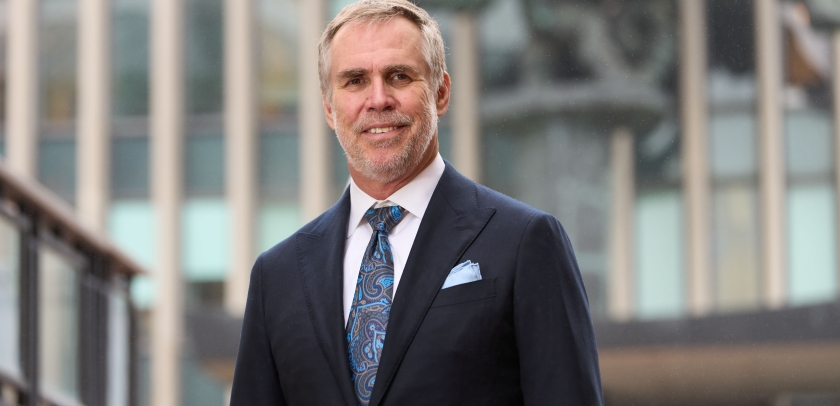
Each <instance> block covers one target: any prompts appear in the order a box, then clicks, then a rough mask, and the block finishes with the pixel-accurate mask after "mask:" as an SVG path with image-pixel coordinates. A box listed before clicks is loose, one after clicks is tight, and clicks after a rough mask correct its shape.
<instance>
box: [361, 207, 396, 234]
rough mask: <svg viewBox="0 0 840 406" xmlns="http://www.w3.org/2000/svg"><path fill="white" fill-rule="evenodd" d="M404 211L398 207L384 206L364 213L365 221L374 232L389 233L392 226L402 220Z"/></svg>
mask: <svg viewBox="0 0 840 406" xmlns="http://www.w3.org/2000/svg"><path fill="white" fill-rule="evenodd" d="M404 210H405V209H403V208H402V207H400V206H386V207H380V208H378V209H369V210H368V211H367V212H366V213H365V219H367V221H368V223H370V226H371V227H373V229H374V230H375V231H382V232H384V233H387V232H389V231H391V229H392V228H394V226H396V225H397V224H399V222H400V220H402V218H403V211H404Z"/></svg>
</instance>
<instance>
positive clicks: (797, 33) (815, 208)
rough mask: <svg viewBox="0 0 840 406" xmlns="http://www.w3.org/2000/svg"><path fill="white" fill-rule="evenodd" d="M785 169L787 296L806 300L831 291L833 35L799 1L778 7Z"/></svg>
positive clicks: (828, 297) (833, 282)
mask: <svg viewBox="0 0 840 406" xmlns="http://www.w3.org/2000/svg"><path fill="white" fill-rule="evenodd" d="M781 14H782V16H781V21H782V29H783V31H782V32H783V37H782V41H783V44H782V49H783V51H784V61H785V63H784V65H783V67H784V89H783V90H784V93H783V94H784V106H785V113H786V114H785V127H784V129H785V131H784V133H785V153H786V156H785V161H786V162H785V163H786V169H787V222H788V256H789V258H788V286H789V288H788V296H789V301H790V303H791V304H794V305H801V304H811V303H815V302H822V301H826V300H831V299H833V298H834V297H836V295H837V288H838V284H837V205H836V191H835V186H834V185H835V162H834V154H833V153H832V151H833V150H834V145H835V140H834V123H833V116H832V110H831V109H832V105H833V102H832V94H831V91H830V89H831V82H832V81H833V80H834V78H833V77H832V69H831V62H832V59H831V47H830V44H831V38H830V36H829V34H828V33H826V32H820V31H816V30H814V29H813V28H812V27H811V24H810V14H809V11H808V8H807V7H806V6H805V3H803V2H788V3H784V4H783V5H782V8H781Z"/></svg>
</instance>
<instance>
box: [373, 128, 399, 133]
mask: <svg viewBox="0 0 840 406" xmlns="http://www.w3.org/2000/svg"><path fill="white" fill-rule="evenodd" d="M396 129H397V127H378V128H371V129H369V130H367V132H369V133H372V134H382V133H387V132H388V131H393V130H396Z"/></svg>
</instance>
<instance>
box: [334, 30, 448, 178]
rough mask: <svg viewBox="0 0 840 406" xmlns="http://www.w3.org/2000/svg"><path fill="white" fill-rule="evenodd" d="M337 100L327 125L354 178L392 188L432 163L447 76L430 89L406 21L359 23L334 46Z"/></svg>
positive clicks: (418, 40) (417, 38) (418, 43)
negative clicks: (342, 151)
mask: <svg viewBox="0 0 840 406" xmlns="http://www.w3.org/2000/svg"><path fill="white" fill-rule="evenodd" d="M329 75H330V84H329V86H330V87H331V90H332V100H331V101H330V100H327V99H324V109H325V111H326V115H327V122H328V123H329V125H330V127H331V128H332V129H333V130H335V132H336V135H337V136H338V141H339V142H340V143H341V146H342V147H343V148H344V151H345V153H346V155H347V161H348V163H349V165H350V166H351V173H352V172H354V171H353V170H355V172H357V173H358V174H359V175H361V176H364V177H365V178H367V179H369V180H373V181H376V182H381V183H390V182H393V181H395V180H397V179H399V178H401V177H402V176H404V175H406V174H408V173H410V172H412V171H413V170H416V169H418V166H419V165H422V164H423V163H425V162H427V160H426V158H428V155H429V154H430V153H436V152H437V150H436V148H435V149H434V150H433V151H432V150H430V146H431V145H435V146H436V145H437V143H433V142H432V141H433V140H434V139H435V138H436V137H437V118H438V116H441V115H443V113H444V112H446V109H447V107H448V104H449V103H448V102H449V81H448V79H449V78H448V76H447V77H446V80H445V85H444V86H441V89H434V90H432V89H430V88H431V80H430V77H429V66H428V64H427V63H426V60H425V58H424V57H423V51H422V36H421V34H420V29H419V28H418V27H417V26H416V25H414V24H413V23H412V22H410V21H408V20H406V19H404V18H394V19H392V20H391V21H389V22H386V23H373V24H370V23H367V22H362V23H352V24H347V25H345V26H343V27H341V29H339V31H338V33H337V34H336V36H335V38H333V41H332V45H331V61H330V72H329Z"/></svg>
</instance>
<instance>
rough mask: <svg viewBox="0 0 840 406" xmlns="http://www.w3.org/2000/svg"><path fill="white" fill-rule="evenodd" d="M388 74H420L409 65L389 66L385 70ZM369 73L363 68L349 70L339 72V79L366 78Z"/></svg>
mask: <svg viewBox="0 0 840 406" xmlns="http://www.w3.org/2000/svg"><path fill="white" fill-rule="evenodd" d="M383 71H384V72H386V73H402V72H410V73H412V74H414V75H419V74H420V72H419V71H418V70H417V69H415V68H413V67H411V66H409V65H388V66H386V67H385V69H383ZM366 73H367V70H366V69H362V68H355V69H347V70H343V71H341V72H338V75H337V76H338V79H350V78H355V77H358V76H364V75H365V74H366Z"/></svg>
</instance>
